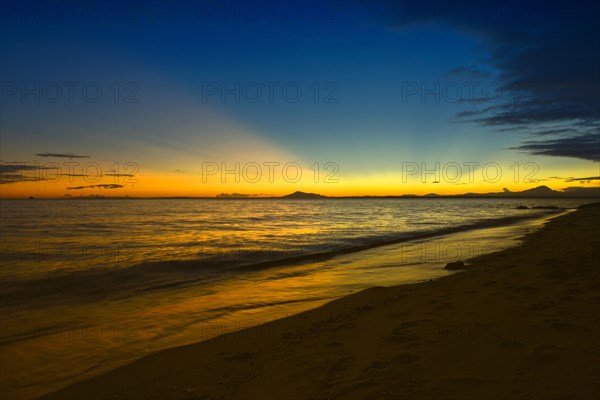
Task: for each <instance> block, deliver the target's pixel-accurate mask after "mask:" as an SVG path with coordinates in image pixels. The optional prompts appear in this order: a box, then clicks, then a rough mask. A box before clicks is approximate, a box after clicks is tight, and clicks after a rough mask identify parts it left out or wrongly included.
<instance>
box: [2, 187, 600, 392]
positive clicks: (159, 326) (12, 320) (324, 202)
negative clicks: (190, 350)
mask: <svg viewBox="0 0 600 400" xmlns="http://www.w3.org/2000/svg"><path fill="white" fill-rule="evenodd" d="M592 201H594V199H556V198H531V199H523V198H521V199H516V198H515V199H493V198H481V199H468V198H393V199H392V198H390V199H385V198H371V199H311V200H308V199H307V200H303V199H68V200H67V199H61V200H50V199H48V200H43V199H35V200H0V245H1V249H0V250H1V251H0V260H1V268H0V316H1V317H0V387H2V391H1V393H0V396H1V398H2V399H5V398H6V399H13V398H14V399H34V398H36V397H39V396H41V395H43V394H45V393H48V392H51V391H54V390H57V389H60V388H62V387H64V386H67V385H69V384H72V383H74V382H77V381H81V380H84V379H88V378H90V377H93V376H96V375H98V374H101V373H103V372H106V371H109V370H111V369H114V368H116V367H119V366H121V365H124V364H127V363H129V362H132V361H134V360H136V359H139V358H141V357H143V356H145V355H148V354H151V353H154V352H156V351H160V350H163V349H167V348H171V347H175V346H181V345H186V344H191V343H195V342H199V341H203V340H207V339H210V338H213V337H215V336H219V335H222V334H224V333H228V332H233V331H239V330H241V329H243V328H245V327H250V326H255V325H259V324H262V323H265V322H268V321H271V320H275V319H279V318H282V317H285V316H287V315H292V314H296V313H299V312H302V311H305V310H308V309H311V308H315V307H318V306H320V305H322V304H324V303H326V302H328V301H331V300H333V299H336V298H339V297H342V296H345V295H348V294H351V293H354V292H356V291H360V290H362V289H365V288H369V287H373V286H392V285H399V284H412V283H416V282H422V281H426V280H430V279H436V278H440V277H443V276H445V275H448V274H450V273H453V272H451V271H448V270H446V269H444V266H445V264H446V263H447V262H451V261H458V260H463V261H465V260H468V259H469V258H472V257H476V256H479V255H482V254H487V253H491V252H495V251H499V250H503V249H508V248H513V249H516V248H517V247H515V246H517V245H518V244H519V242H520V240H521V238H522V237H523V235H525V234H527V233H529V232H532V231H534V230H535V229H538V228H539V227H540V226H542V225H543V224H544V223H545V222H547V221H548V220H549V219H551V218H554V217H556V216H557V215H560V214H562V213H565V212H570V211H572V210H573V209H574V208H576V207H577V206H578V205H581V204H584V203H589V202H592ZM518 206H526V207H527V209H517V207H518ZM534 207H535V208H534Z"/></svg>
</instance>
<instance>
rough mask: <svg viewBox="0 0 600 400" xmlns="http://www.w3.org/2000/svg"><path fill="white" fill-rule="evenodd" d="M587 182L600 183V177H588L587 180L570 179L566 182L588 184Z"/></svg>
mask: <svg viewBox="0 0 600 400" xmlns="http://www.w3.org/2000/svg"><path fill="white" fill-rule="evenodd" d="M586 181H600V176H588V177H587V178H569V179H567V180H566V181H565V182H586Z"/></svg>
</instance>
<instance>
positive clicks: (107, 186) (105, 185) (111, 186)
mask: <svg viewBox="0 0 600 400" xmlns="http://www.w3.org/2000/svg"><path fill="white" fill-rule="evenodd" d="M123 187H125V186H123V185H118V184H116V183H103V184H99V185H87V186H70V187H68V188H67V190H81V189H120V188H123Z"/></svg>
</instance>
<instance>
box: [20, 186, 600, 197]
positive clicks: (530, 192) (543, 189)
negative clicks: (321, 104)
mask: <svg viewBox="0 0 600 400" xmlns="http://www.w3.org/2000/svg"><path fill="white" fill-rule="evenodd" d="M32 197H33V196H32ZM32 197H29V198H32ZM535 197H538V198H544V197H546V198H548V197H550V198H599V199H600V187H592V188H582V187H573V188H567V189H565V190H563V191H559V190H553V189H550V188H549V187H548V186H545V185H542V186H538V187H535V188H532V189H527V190H523V191H520V192H512V191H510V190H509V189H507V188H504V190H503V191H502V192H490V193H472V192H469V193H463V194H437V193H428V194H424V195H418V194H402V195H382V196H371V195H357V196H325V195H322V194H318V193H309V192H302V191H300V190H297V191H295V192H294V193H290V194H286V195H283V196H266V195H263V194H248V193H221V194H218V195H216V196H210V197H209V196H162V197H160V196H159V197H134V196H103V195H98V194H94V195H88V196H83V195H82V196H69V195H66V196H65V197H62V198H60V199H65V200H66V199H71V200H73V199H131V200H134V199H212V200H239V199H257V200H258V199H260V200H265V199H266V200H268V199H290V200H319V199H407V198H408V199H410V198H417V199H431V198H434V199H440V198H535Z"/></svg>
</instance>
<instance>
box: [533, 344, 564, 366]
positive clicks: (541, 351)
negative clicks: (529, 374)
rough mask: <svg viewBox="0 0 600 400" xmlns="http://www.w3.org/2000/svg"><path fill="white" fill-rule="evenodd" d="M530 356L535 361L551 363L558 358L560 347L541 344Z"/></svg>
mask: <svg viewBox="0 0 600 400" xmlns="http://www.w3.org/2000/svg"><path fill="white" fill-rule="evenodd" d="M529 357H531V359H533V360H534V361H537V362H541V363H551V362H555V361H557V360H558V347H556V346H552V345H540V346H537V347H536V348H535V349H533V351H532V352H531V353H529Z"/></svg>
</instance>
